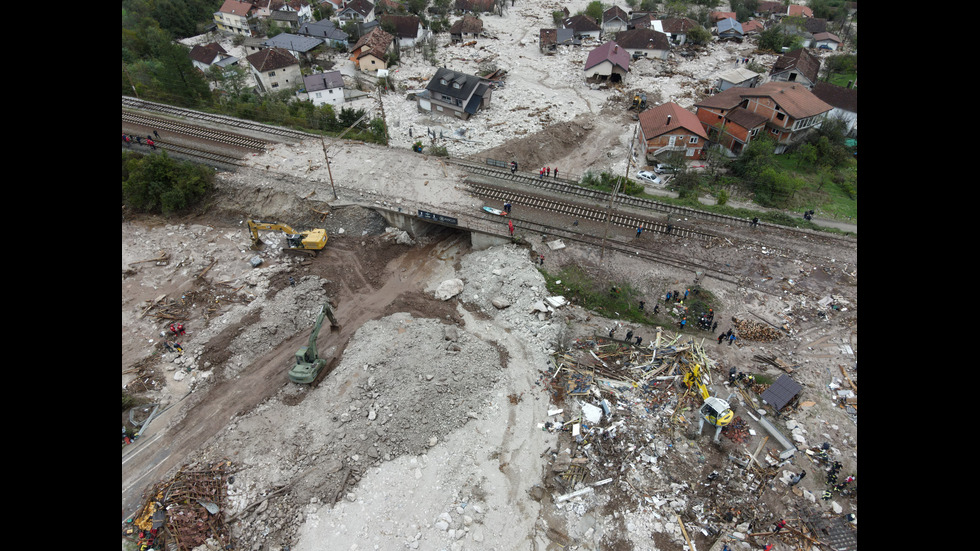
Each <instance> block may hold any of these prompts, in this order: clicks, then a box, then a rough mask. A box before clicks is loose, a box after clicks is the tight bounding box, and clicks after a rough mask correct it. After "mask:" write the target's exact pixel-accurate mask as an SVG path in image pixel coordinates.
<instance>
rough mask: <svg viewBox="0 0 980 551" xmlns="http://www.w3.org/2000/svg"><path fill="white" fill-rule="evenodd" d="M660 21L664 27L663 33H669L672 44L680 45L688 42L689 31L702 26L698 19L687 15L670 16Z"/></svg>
mask: <svg viewBox="0 0 980 551" xmlns="http://www.w3.org/2000/svg"><path fill="white" fill-rule="evenodd" d="M660 23H661V25H662V28H663V33H664V34H666V35H667V38H668V39H669V40H670V42H671V44H676V45H678V46H682V45H684V43H685V42H687V33H689V32H691V31H692V30H693V29H697V28H700V27H701V25H698V23H697V21H695V20H693V19H689V18H687V17H668V18H667V19H664V20H663V21H661V22H660Z"/></svg>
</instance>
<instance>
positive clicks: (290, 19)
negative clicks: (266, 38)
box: [269, 10, 299, 31]
mask: <svg viewBox="0 0 980 551" xmlns="http://www.w3.org/2000/svg"><path fill="white" fill-rule="evenodd" d="M269 19H270V20H272V21H273V22H274V23H275V24H276V26H277V27H279V28H280V29H288V30H290V31H295V30H297V29H299V14H298V13H296V12H294V11H283V10H276V11H274V12H272V15H270V16H269Z"/></svg>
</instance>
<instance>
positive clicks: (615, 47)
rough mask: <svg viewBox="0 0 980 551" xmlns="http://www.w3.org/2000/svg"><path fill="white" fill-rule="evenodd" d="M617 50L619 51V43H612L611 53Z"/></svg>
mask: <svg viewBox="0 0 980 551" xmlns="http://www.w3.org/2000/svg"><path fill="white" fill-rule="evenodd" d="M618 51H619V45H618V44H613V53H616V52H618Z"/></svg>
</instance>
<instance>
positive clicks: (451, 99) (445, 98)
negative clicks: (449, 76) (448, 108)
mask: <svg viewBox="0 0 980 551" xmlns="http://www.w3.org/2000/svg"><path fill="white" fill-rule="evenodd" d="M442 101H444V102H446V103H452V102H453V98H451V97H449V96H447V95H446V94H442Z"/></svg>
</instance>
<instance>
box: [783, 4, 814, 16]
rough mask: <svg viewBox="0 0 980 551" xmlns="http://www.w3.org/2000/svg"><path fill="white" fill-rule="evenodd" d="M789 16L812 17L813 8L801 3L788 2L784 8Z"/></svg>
mask: <svg viewBox="0 0 980 551" xmlns="http://www.w3.org/2000/svg"><path fill="white" fill-rule="evenodd" d="M786 15H788V16H789V17H813V10H811V9H810V8H809V7H807V6H804V5H801V4H790V5H789V6H788V8H787V10H786Z"/></svg>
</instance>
